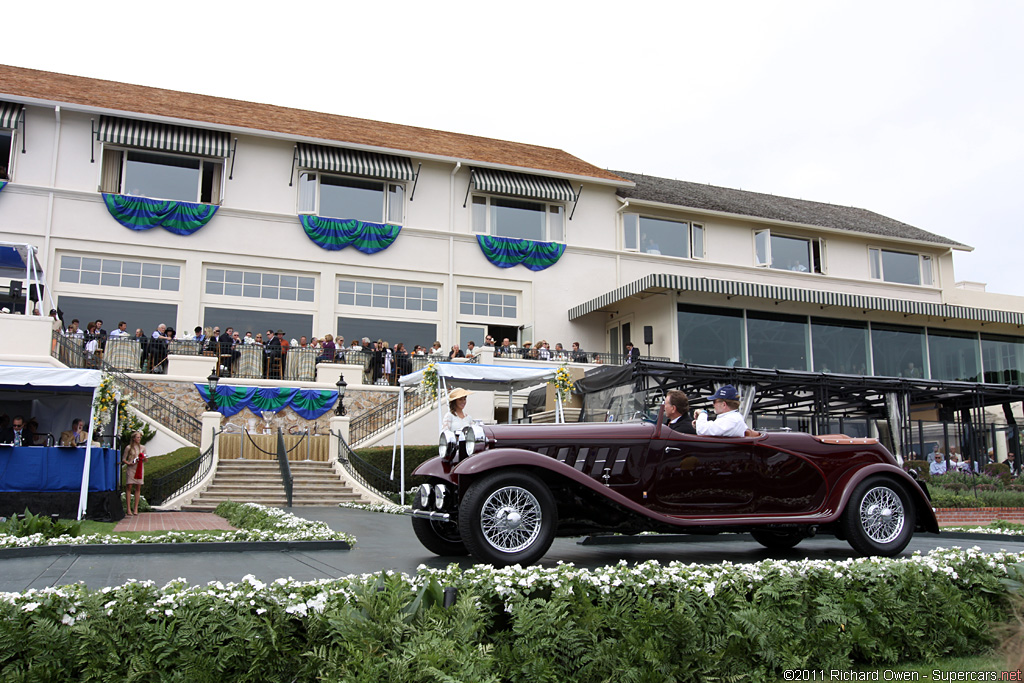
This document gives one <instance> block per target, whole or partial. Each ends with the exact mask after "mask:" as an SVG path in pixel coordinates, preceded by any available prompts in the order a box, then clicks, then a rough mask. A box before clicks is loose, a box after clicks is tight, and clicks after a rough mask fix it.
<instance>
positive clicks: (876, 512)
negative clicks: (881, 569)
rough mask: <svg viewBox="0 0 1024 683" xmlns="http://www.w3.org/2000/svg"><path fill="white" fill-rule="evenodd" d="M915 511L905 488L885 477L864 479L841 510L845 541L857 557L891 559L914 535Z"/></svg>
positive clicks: (901, 550)
mask: <svg viewBox="0 0 1024 683" xmlns="http://www.w3.org/2000/svg"><path fill="white" fill-rule="evenodd" d="M914 515H915V511H914V506H913V503H912V502H911V499H910V494H909V493H907V490H906V488H905V487H904V486H903V485H902V484H899V483H897V482H896V481H894V480H892V479H889V478H888V477H877V476H876V477H868V478H867V479H865V480H864V481H862V482H861V483H859V484H857V487H856V488H855V489H854V490H853V495H852V496H850V500H849V502H848V503H847V504H846V509H845V510H844V511H843V521H842V526H843V531H844V532H845V535H846V539H847V541H848V542H849V543H850V545H851V546H853V549H854V550H856V551H857V552H858V553H860V554H861V555H883V556H886V557H892V556H893V555H898V554H900V553H901V552H903V549H904V548H906V547H907V544H908V543H910V539H911V537H912V536H913V535H914V521H915V517H914Z"/></svg>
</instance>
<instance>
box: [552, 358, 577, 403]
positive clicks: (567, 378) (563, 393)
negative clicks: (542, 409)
mask: <svg viewBox="0 0 1024 683" xmlns="http://www.w3.org/2000/svg"><path fill="white" fill-rule="evenodd" d="M548 384H551V385H553V386H554V387H555V390H556V391H557V392H558V398H559V399H561V400H562V401H563V402H564V401H565V400H566V399H568V398H569V394H571V393H572V387H573V384H575V382H574V381H573V378H572V375H571V374H570V373H569V366H567V365H566V364H565V363H563V364H562V367H560V368H558V370H557V371H556V372H555V376H554V377H552V378H551V379H549V380H548Z"/></svg>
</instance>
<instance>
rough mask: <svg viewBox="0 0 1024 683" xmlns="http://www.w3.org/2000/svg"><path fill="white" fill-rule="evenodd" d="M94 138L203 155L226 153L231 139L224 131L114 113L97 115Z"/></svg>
mask: <svg viewBox="0 0 1024 683" xmlns="http://www.w3.org/2000/svg"><path fill="white" fill-rule="evenodd" d="M96 139H97V140H99V141H100V142H110V143H113V144H115V145H126V146H128V147H141V148H144V149H158V150H161V151H164V152H180V153H182V154H198V155H200V156H205V157H226V156H228V154H229V152H230V149H231V148H230V144H231V139H230V136H229V135H228V134H227V133H222V132H218V131H213V130H203V129H202V128H187V127H185V126H172V125H169V124H166V123H154V122H152V121H138V120H135V119H121V118H117V117H114V116H101V117H100V129H99V132H98V133H97V134H96Z"/></svg>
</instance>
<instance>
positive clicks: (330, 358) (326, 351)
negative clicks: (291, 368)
mask: <svg viewBox="0 0 1024 683" xmlns="http://www.w3.org/2000/svg"><path fill="white" fill-rule="evenodd" d="M342 341H344V340H342ZM320 350H321V351H323V353H321V354H320V355H319V356H317V357H316V362H317V363H333V362H334V351H335V346H334V336H333V335H330V334H325V335H324V343H323V344H321V345H320Z"/></svg>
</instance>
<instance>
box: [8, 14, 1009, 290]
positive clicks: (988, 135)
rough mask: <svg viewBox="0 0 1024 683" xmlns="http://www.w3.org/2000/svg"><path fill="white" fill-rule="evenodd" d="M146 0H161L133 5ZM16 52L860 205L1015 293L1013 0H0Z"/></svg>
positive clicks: (43, 65)
mask: <svg viewBox="0 0 1024 683" xmlns="http://www.w3.org/2000/svg"><path fill="white" fill-rule="evenodd" d="M149 7H152V8H153V9H152V10H150V9H147V8H149ZM3 17H4V24H5V27H6V28H7V30H5V31H4V33H5V38H4V44H5V50H4V55H3V57H2V58H0V61H3V62H5V63H8V64H13V65H17V66H25V67H31V68H36V69H44V70H47V71H57V72H62V73H69V74H75V75H80V76H90V77H95V78H106V79H111V80H116V81H122V82H127V83H137V84H141V85H149V86H155V87H160V88H168V89H172V90H184V91H189V92H197V93H203V94H208V95H217V96H221V97H231V98H237V99H243V100H249V101H257V102H268V103H273V104H280V105H285V106H291V107H298V108H301V109H312V110H318V111H325V112H331V113H335V114H344V115H348V116H358V117H363V118H369V119H375V120H381V121H392V122H396V123H404V124H411V125H417V126H425V127H429V128H437V129H442V130H449V131H455V132H459V133H472V134H475V135H482V136H486V137H492V138H500V139H506V140H515V141H517V142H526V143H532V144H538V145H545V146H551V147H558V148H560V149H564V150H566V151H568V152H570V153H572V154H574V155H576V156H578V157H581V158H583V159H585V160H586V161H589V162H591V163H593V164H595V165H597V166H601V167H604V168H610V169H616V170H623V171H633V172H638V173H648V174H651V175H660V176H664V177H668V178H678V179H681V180H689V181H695V182H706V183H712V184H715V185H722V186H725V187H734V188H742V189H745V190H754V191H758V192H769V193H772V194H778V195H785V196H790V197H799V198H803V199H812V200H815V201H822V202H831V203H835V204H845V205H851V206H857V207H861V208H865V209H870V210H872V211H875V212H877V213H881V214H884V215H886V216H890V217H892V218H894V219H897V220H900V221H903V222H905V223H909V224H911V225H914V226H917V227H919V228H922V229H924V230H928V231H930V232H934V233H937V234H939V235H942V236H944V237H948V238H951V239H953V240H956V241H958V242H962V243H964V244H967V245H970V246H972V247H974V251H973V252H970V253H962V252H957V253H956V255H955V257H954V258H955V261H954V263H955V269H956V279H957V280H969V281H974V282H984V283H987V284H988V291H990V292H1001V293H1006V294H1016V295H1024V274H1022V271H1024V268H1022V258H1024V253H1022V252H1024V250H1022V246H1024V239H1022V238H1021V227H1022V216H1024V187H1022V185H1024V182H1022V181H1024V125H1022V124H1024V40H1022V38H1021V37H1022V36H1024V2H1017V1H1015V0H1013V1H1011V0H973V1H971V2H967V1H963V2H944V1H937V0H928V1H927V2H916V1H915V2H908V1H899V0H887V1H885V2H876V1H873V0H868V1H863V0H861V1H859V2H826V1H822V0H815V1H813V2H803V1H799V2H798V1H788V2H763V1H762V2H739V1H732V2H730V1H722V0H719V1H717V2H699V3H698V2H690V1H688V0H685V1H684V0H676V1H673V2H647V1H645V0H633V1H632V2H615V3H612V2H605V1H603V0H602V1H590V2H571V3H570V2H558V1H557V0H547V1H546V2H532V1H526V2H523V1H520V2H517V3H489V2H482V1H480V0H475V1H474V2H444V1H443V0H442V1H441V2H433V3H431V2H422V1H418V2H406V1H405V0H390V1H389V2H362V3H353V2H347V1H345V0H335V1H334V2H320V1H319V0H318V1H311V0H307V1H306V2H303V3H286V4H266V3H264V4H257V3H235V2H217V1H216V0H213V1H209V0H207V1H206V2H195V1H193V0H181V1H178V2H175V3H152V4H150V3H139V2H130V3H129V2H110V1H104V0H98V1H97V2H93V3H82V2H73V3H72V2H65V1H64V0H59V1H57V2H47V3H32V2H18V3H7V6H6V7H5V8H4V11H3Z"/></svg>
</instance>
